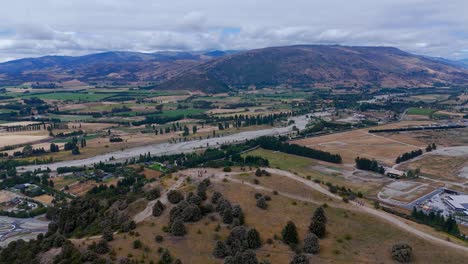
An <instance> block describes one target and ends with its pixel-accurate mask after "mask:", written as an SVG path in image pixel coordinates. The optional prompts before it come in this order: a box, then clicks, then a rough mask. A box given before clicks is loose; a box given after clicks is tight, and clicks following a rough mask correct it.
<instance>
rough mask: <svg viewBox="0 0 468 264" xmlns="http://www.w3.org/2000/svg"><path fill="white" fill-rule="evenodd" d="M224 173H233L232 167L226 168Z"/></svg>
mask: <svg viewBox="0 0 468 264" xmlns="http://www.w3.org/2000/svg"><path fill="white" fill-rule="evenodd" d="M223 171H224V172H231V171H232V169H231V167H224V169H223Z"/></svg>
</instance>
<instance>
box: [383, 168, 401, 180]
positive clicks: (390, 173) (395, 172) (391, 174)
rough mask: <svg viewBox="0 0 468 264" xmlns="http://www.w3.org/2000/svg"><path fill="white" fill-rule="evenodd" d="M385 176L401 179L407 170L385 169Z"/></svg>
mask: <svg viewBox="0 0 468 264" xmlns="http://www.w3.org/2000/svg"><path fill="white" fill-rule="evenodd" d="M385 176H387V177H390V178H395V179H400V178H403V177H405V172H404V171H401V170H396V169H393V168H388V169H385Z"/></svg>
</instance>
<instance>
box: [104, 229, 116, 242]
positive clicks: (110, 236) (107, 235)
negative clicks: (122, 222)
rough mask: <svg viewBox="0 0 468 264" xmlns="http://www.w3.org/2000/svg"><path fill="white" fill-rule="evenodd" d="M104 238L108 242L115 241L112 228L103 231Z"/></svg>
mask: <svg viewBox="0 0 468 264" xmlns="http://www.w3.org/2000/svg"><path fill="white" fill-rule="evenodd" d="M102 238H104V239H105V240H106V241H112V240H114V233H113V232H112V230H111V229H110V228H106V229H104V231H102Z"/></svg>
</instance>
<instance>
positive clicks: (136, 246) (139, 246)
mask: <svg viewBox="0 0 468 264" xmlns="http://www.w3.org/2000/svg"><path fill="white" fill-rule="evenodd" d="M142 246H143V244H142V243H141V241H140V240H138V239H137V240H135V241H133V248H134V249H140V248H141V247H142Z"/></svg>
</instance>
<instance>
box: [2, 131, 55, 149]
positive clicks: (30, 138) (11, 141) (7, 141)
mask: <svg viewBox="0 0 468 264" xmlns="http://www.w3.org/2000/svg"><path fill="white" fill-rule="evenodd" d="M48 137H49V136H47V135H12V134H9V135H6V134H0V147H5V146H11V145H21V144H27V143H33V142H37V141H41V140H44V139H46V138H48Z"/></svg>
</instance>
